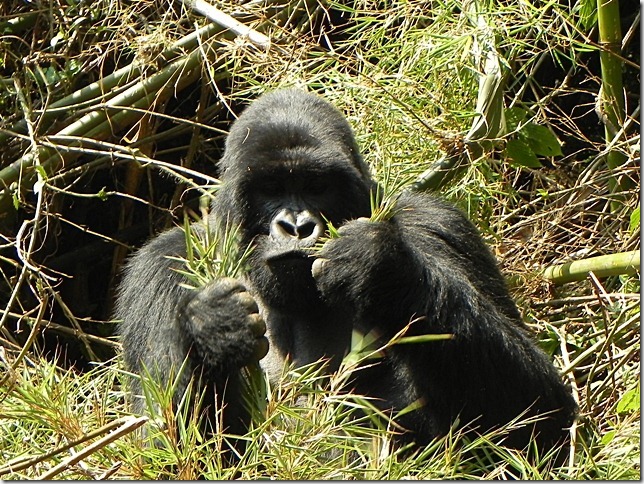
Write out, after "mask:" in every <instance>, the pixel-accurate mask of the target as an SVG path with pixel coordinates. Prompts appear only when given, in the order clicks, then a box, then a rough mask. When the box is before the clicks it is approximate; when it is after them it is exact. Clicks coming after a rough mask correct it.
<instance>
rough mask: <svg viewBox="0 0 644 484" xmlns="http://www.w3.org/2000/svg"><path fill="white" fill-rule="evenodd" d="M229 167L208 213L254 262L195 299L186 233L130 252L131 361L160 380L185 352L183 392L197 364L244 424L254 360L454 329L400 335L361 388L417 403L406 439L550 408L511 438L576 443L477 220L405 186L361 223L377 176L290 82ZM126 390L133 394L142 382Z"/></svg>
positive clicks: (551, 371)
mask: <svg viewBox="0 0 644 484" xmlns="http://www.w3.org/2000/svg"><path fill="white" fill-rule="evenodd" d="M221 169H222V174H221V180H222V182H223V184H222V187H221V189H220V191H219V192H218V194H217V196H216V197H215V202H214V204H213V207H212V208H213V210H212V215H211V217H212V220H213V221H214V222H215V223H220V224H221V223H222V221H226V220H232V221H233V222H235V223H238V224H240V225H241V229H242V234H243V240H242V241H241V243H242V244H247V243H251V242H252V243H253V244H254V245H255V250H254V252H253V254H252V260H251V263H250V267H251V268H250V271H249V273H248V274H247V275H246V276H245V277H244V279H243V280H233V279H222V280H217V281H214V282H212V283H210V284H209V285H208V286H206V287H204V288H203V289H201V290H199V291H190V290H187V289H183V288H182V287H180V283H181V277H182V276H180V275H179V274H178V273H177V272H176V271H174V270H173V267H176V266H177V262H176V261H172V260H170V259H169V258H168V257H167V256H168V255H179V256H182V255H185V241H184V234H183V232H182V231H181V229H179V228H176V229H173V230H170V231H168V232H165V233H163V234H161V235H159V236H158V237H156V238H155V239H153V240H152V241H151V242H149V243H148V244H147V245H145V246H144V247H143V248H142V249H141V250H140V251H139V252H138V253H137V254H136V255H134V257H133V258H132V259H131V260H130V261H129V263H128V265H127V267H126V269H125V273H124V279H123V282H122V284H121V287H120V291H119V295H118V300H117V311H116V316H117V317H118V318H119V319H122V321H123V322H122V323H121V325H120V328H121V329H120V332H121V336H122V343H123V350H124V357H125V362H126V364H127V365H128V367H129V368H130V369H131V370H132V371H134V372H138V373H141V372H142V371H143V368H144V367H145V368H146V369H147V370H148V371H151V372H152V374H153V375H155V376H156V378H158V379H159V380H160V381H161V382H167V381H168V379H169V378H171V375H172V373H173V369H176V368H178V367H180V366H181V364H182V363H183V362H184V360H186V356H188V358H187V363H188V368H186V371H184V372H183V374H182V375H183V379H182V380H181V381H180V383H179V387H178V391H177V397H180V396H181V395H182V393H183V392H184V390H185V389H186V385H187V381H188V378H189V377H190V375H191V374H192V373H193V372H195V371H197V372H198V373H199V375H200V376H201V377H202V380H206V381H208V382H209V383H210V384H211V385H214V387H215V389H216V390H217V392H218V394H221V393H223V392H224V387H225V397H224V399H225V401H226V403H227V407H226V412H225V413H226V415H227V422H229V424H230V425H231V426H232V428H233V429H237V430H238V431H239V430H243V423H242V424H240V419H241V420H243V415H242V411H241V410H239V408H240V407H242V405H241V402H240V396H239V394H238V385H236V382H237V378H238V377H239V373H240V368H241V367H242V366H244V365H245V364H247V363H249V362H251V361H253V360H255V361H256V360H257V359H258V358H262V357H263V358H262V360H261V365H262V367H263V368H264V370H265V371H266V372H267V373H268V375H269V377H270V378H271V379H275V378H276V377H277V376H278V375H280V374H281V371H282V367H283V365H284V362H285V361H286V360H289V361H291V362H293V363H294V364H295V365H304V364H307V363H311V362H314V361H317V360H318V359H319V358H322V357H326V358H328V359H329V369H330V371H333V370H334V369H336V368H337V366H338V364H339V362H340V360H341V359H342V357H343V355H344V354H345V352H346V351H347V349H348V345H349V343H350V340H351V332H352V329H354V328H355V329H357V330H359V331H361V332H362V333H365V334H366V333H369V332H372V333H375V334H377V335H379V337H380V343H384V342H386V341H388V339H389V338H391V337H392V336H394V335H395V334H396V333H398V332H399V331H400V330H401V329H402V328H404V327H405V326H406V325H407V324H408V323H409V322H410V321H412V320H414V321H415V322H414V323H413V324H411V326H410V329H409V331H408V333H407V334H406V335H408V336H410V335H422V334H430V333H450V334H452V335H453V338H452V339H450V340H442V341H433V342H425V343H417V344H401V345H394V346H392V347H390V348H388V349H387V350H386V353H385V355H384V357H383V359H382V360H381V361H380V363H379V364H378V365H375V366H373V367H371V368H370V369H368V370H361V371H359V372H356V375H355V382H354V383H355V389H356V391H358V392H360V393H362V394H366V395H369V396H372V397H376V398H377V399H380V401H381V406H382V407H383V408H384V409H393V410H394V412H395V411H396V410H401V409H403V408H406V407H407V406H409V405H410V404H412V403H413V402H416V401H420V402H422V406H421V407H420V408H418V409H417V410H414V411H412V412H410V413H407V414H406V415H404V416H403V417H401V419H400V420H399V423H400V424H401V425H402V426H403V427H404V428H406V429H408V433H407V434H406V436H405V438H406V439H413V440H415V441H417V442H418V443H421V444H424V443H427V442H429V441H430V440H431V439H432V438H434V437H436V436H440V435H444V434H445V433H446V432H448V431H449V429H450V426H452V425H453V424H454V423H455V421H457V419H458V422H460V425H461V426H463V425H465V424H468V423H472V427H474V428H476V430H477V431H478V432H483V431H487V430H490V429H493V428H495V427H498V426H499V425H502V424H505V423H507V422H509V421H511V420H512V419H514V418H516V417H518V416H520V415H522V414H523V413H524V412H526V413H525V416H535V415H541V414H545V416H544V417H543V419H542V420H538V421H537V423H536V424H534V426H525V427H523V428H520V429H518V430H513V431H512V432H511V433H510V434H509V435H508V437H507V439H506V440H505V441H504V444H506V445H509V446H513V447H517V448H523V447H525V446H526V445H528V444H529V443H530V442H531V441H532V440H533V439H532V434H533V433H534V434H535V435H536V439H534V440H535V441H536V442H537V444H538V447H539V449H541V450H542V451H543V450H547V449H550V448H552V447H553V446H555V445H556V444H557V443H560V442H564V441H565V440H566V436H567V430H566V428H567V427H569V426H570V425H571V424H572V422H573V419H574V416H575V412H576V405H575V402H574V400H573V398H572V396H571V392H570V390H569V388H568V387H567V386H566V385H564V384H563V383H562V380H561V378H560V376H559V374H558V372H557V370H556V369H555V367H554V366H553V365H552V363H551V362H550V360H549V359H548V357H547V356H546V355H545V354H544V353H543V352H542V351H541V350H540V349H539V348H538V347H537V346H536V345H535V343H534V342H533V340H532V338H531V336H530V334H529V333H528V331H527V329H526V327H525V326H524V324H523V323H522V321H521V318H520V315H519V312H518V310H517V308H516V306H515V304H514V302H513V301H512V299H511V298H510V295H509V294H508V291H507V289H506V286H505V282H504V279H503V277H502V275H501V274H500V272H499V270H498V268H497V265H496V262H495V260H494V258H493V256H492V254H491V252H490V251H489V249H488V248H487V246H486V245H485V243H484V242H483V241H482V239H481V237H480V236H479V235H478V233H477V231H476V229H475V228H474V227H473V225H472V224H471V223H470V222H469V221H468V220H467V219H466V218H465V217H464V216H463V215H462V214H461V213H460V212H459V211H458V210H456V209H455V208H453V207H451V206H449V205H447V204H445V203H443V202H441V201H439V200H438V199H436V198H434V197H433V196H430V195H428V194H425V193H411V192H405V193H403V194H402V195H401V197H400V198H399V200H398V202H397V207H396V211H395V214H394V215H393V217H392V218H391V219H389V220H387V221H383V222H370V221H368V220H365V219H364V218H362V219H361V217H368V216H369V215H370V191H372V190H375V187H376V185H375V183H374V182H373V181H372V180H371V178H370V176H369V172H368V169H367V166H366V165H365V163H364V162H363V160H362V157H361V155H360V153H359V151H358V148H357V146H356V142H355V140H354V137H353V134H352V131H351V128H350V127H349V124H348V123H347V121H346V120H345V118H344V117H343V116H342V114H340V112H339V111H337V110H336V109H335V108H334V107H332V106H331V105H330V104H329V103H327V102H325V101H323V100H322V99H320V98H318V97H317V96H314V95H311V94H306V93H304V92H300V91H297V90H284V91H277V92H273V93H270V94H266V95H264V96H262V97H261V98H260V99H258V100H257V101H255V102H254V103H253V104H252V105H251V106H250V107H249V108H248V109H246V111H245V112H244V113H243V115H242V116H241V117H240V118H239V119H238V120H237V121H236V122H235V123H234V124H233V126H232V129H231V130H230V134H229V135H228V138H227V141H226V149H225V154H224V156H223V158H222V160H221ZM321 216H324V217H325V218H326V219H327V220H329V221H331V222H332V223H333V225H334V226H336V227H340V234H341V236H340V237H339V238H335V239H332V240H330V241H328V242H327V243H326V244H325V245H324V247H323V249H322V251H321V253H319V254H318V255H317V259H313V258H312V257H310V256H309V255H307V254H308V253H310V252H306V249H307V248H309V247H311V246H312V245H313V244H314V243H315V242H316V241H317V240H318V239H319V237H320V236H321V235H322V234H323V231H324V228H325V225H324V224H323V220H322V217H321ZM314 261H315V263H314ZM264 324H265V326H264ZM264 331H265V333H264ZM267 347H268V348H267ZM264 355H265V356H264ZM132 390H133V393H134V394H135V395H136V394H140V392H141V388H140V387H139V386H137V384H136V383H135V384H134V388H133V389H132ZM136 400H137V399H135V401H136ZM138 401H139V402H140V401H141V399H138ZM135 406H136V408H135V410H138V411H142V410H143V407H142V404H141V403H138V404H135ZM237 424H240V425H237Z"/></svg>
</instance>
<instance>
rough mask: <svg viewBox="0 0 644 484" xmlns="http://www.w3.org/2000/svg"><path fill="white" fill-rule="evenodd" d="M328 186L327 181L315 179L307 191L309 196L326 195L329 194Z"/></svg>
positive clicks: (308, 185)
mask: <svg viewBox="0 0 644 484" xmlns="http://www.w3.org/2000/svg"><path fill="white" fill-rule="evenodd" d="M327 189H328V184H327V183H326V181H325V180H321V179H315V180H311V182H310V183H308V184H307V185H306V191H307V193H308V194H309V195H314V196H315V195H324V194H325V193H326V192H327Z"/></svg>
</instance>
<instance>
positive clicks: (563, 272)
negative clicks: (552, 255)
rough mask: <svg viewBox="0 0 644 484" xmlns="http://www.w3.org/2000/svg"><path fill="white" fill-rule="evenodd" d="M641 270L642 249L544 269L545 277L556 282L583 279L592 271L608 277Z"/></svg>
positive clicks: (597, 274) (562, 282) (561, 282)
mask: <svg viewBox="0 0 644 484" xmlns="http://www.w3.org/2000/svg"><path fill="white" fill-rule="evenodd" d="M639 270H640V251H639V250H633V251H630V252H621V253H619V254H610V255H600V256H598V257H591V258H589V259H582V260H576V261H572V262H568V263H567V264H560V265H556V266H549V267H546V269H545V270H544V271H543V277H545V278H546V279H548V280H550V281H552V282H553V283H555V284H564V283H566V282H573V281H581V280H583V279H585V278H586V277H588V274H589V273H590V272H592V273H593V274H595V275H596V276H597V277H608V276H618V275H620V274H636V273H637V272H638V271H639Z"/></svg>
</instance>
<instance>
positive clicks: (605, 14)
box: [597, 0, 632, 208]
mask: <svg viewBox="0 0 644 484" xmlns="http://www.w3.org/2000/svg"><path fill="white" fill-rule="evenodd" d="M597 25H598V27H599V45H600V46H601V50H600V52H599V60H600V63H601V73H602V85H601V91H600V99H599V109H598V111H599V112H598V114H599V116H600V118H601V120H602V122H603V124H604V134H605V138H606V145H607V146H610V145H611V144H612V145H613V146H614V145H615V143H614V141H615V137H616V136H617V135H618V133H620V131H621V132H623V131H622V130H621V128H622V127H623V126H624V119H625V112H624V111H625V109H624V89H623V83H622V66H623V62H622V60H621V50H622V31H621V25H620V14H619V0H597ZM627 161H628V158H627V157H626V155H625V154H624V153H622V152H621V151H619V150H618V149H616V148H612V149H611V150H610V151H609V152H608V154H607V155H606V164H607V165H608V168H609V169H610V170H612V171H615V172H617V170H619V168H620V167H621V166H623V165H624V164H625V163H626V162H627ZM608 185H609V188H610V191H611V193H618V192H623V191H626V190H628V189H629V188H631V187H632V183H631V181H630V179H629V178H628V177H627V176H626V175H625V174H621V173H615V176H614V177H613V178H611V179H610V180H609V181H608ZM616 203H619V202H618V201H616V202H613V203H612V204H611V205H612V206H613V208H619V206H615V204H616Z"/></svg>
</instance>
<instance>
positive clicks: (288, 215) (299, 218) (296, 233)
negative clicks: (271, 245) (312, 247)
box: [271, 209, 324, 242]
mask: <svg viewBox="0 0 644 484" xmlns="http://www.w3.org/2000/svg"><path fill="white" fill-rule="evenodd" d="M323 232H324V228H323V226H322V221H321V220H320V219H319V218H318V217H316V216H315V215H313V214H312V213H310V212H309V211H308V210H305V211H302V212H292V211H290V210H286V209H285V210H281V211H280V212H279V213H278V214H277V216H276V217H275V218H274V219H273V223H271V235H272V236H273V237H274V238H276V239H282V240H284V239H297V240H300V241H303V242H309V241H310V242H315V241H316V240H317V239H318V238H319V237H320V236H321V235H322V233H323Z"/></svg>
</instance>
